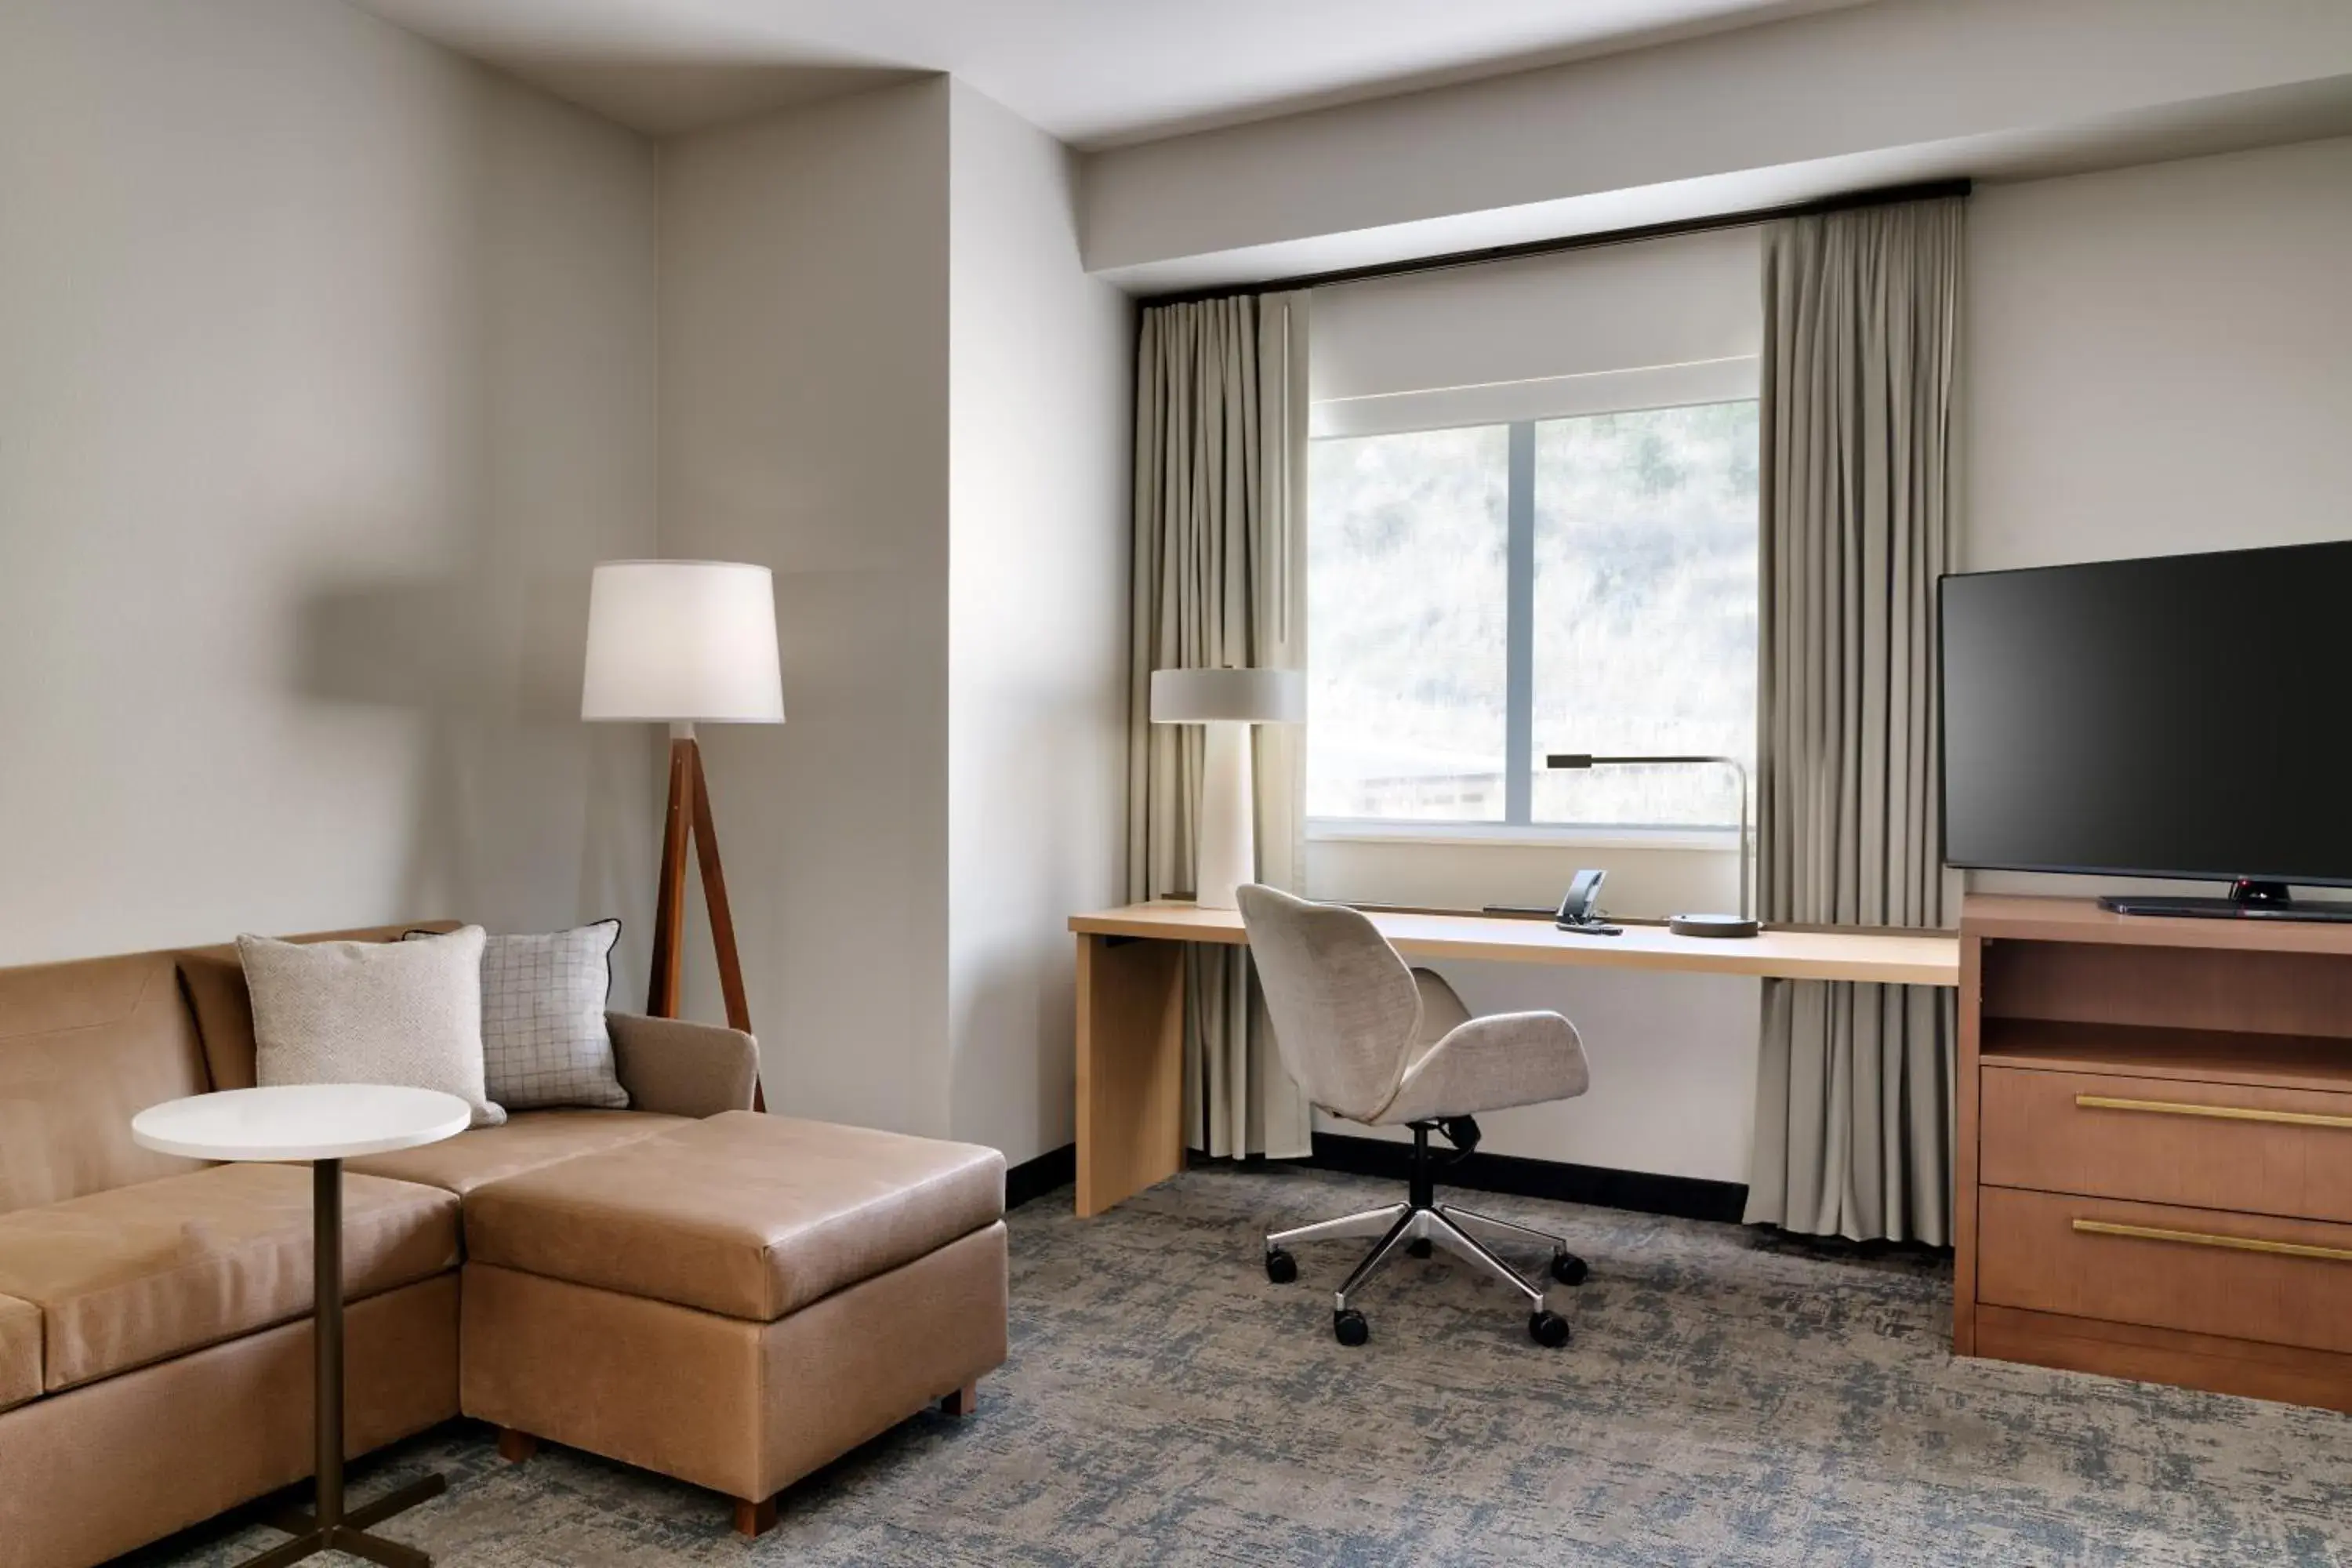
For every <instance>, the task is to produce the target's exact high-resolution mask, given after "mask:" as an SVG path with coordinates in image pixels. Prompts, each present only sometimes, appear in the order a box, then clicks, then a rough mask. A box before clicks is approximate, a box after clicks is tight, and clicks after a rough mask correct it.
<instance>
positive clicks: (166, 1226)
mask: <svg viewBox="0 0 2352 1568" xmlns="http://www.w3.org/2000/svg"><path fill="white" fill-rule="evenodd" d="M399 929H401V928H391V929H387V930H382V931H351V932H336V933H327V934H330V935H336V936H343V937H356V938H362V939H369V940H381V939H384V938H388V937H390V936H394V935H396V934H397V931H398V930H399ZM313 940H315V939H313ZM611 1026H612V1033H613V1039H614V1047H615V1052H616V1055H617V1057H618V1065H619V1068H620V1077H621V1081H622V1084H623V1085H624V1087H625V1088H626V1089H628V1090H629V1094H630V1098H631V1102H632V1108H631V1109H630V1110H535V1111H520V1112H514V1113H511V1114H510V1115H509V1119H508V1121H507V1122H506V1124H505V1125H504V1126H502V1127H494V1128H481V1129H477V1130H475V1131H468V1132H466V1133H462V1134H460V1135H459V1136H458V1137H457V1138H454V1139H451V1140H449V1141H447V1142H443V1143H437V1144H433V1145H429V1146H427V1147H425V1148H422V1149H415V1150H408V1151H404V1152H400V1153H396V1154H388V1155H381V1156H375V1157H373V1158H369V1159H363V1160H352V1161H350V1162H348V1163H347V1165H346V1168H345V1169H346V1173H345V1176H344V1212H345V1220H344V1243H343V1245H344V1268H345V1294H346V1296H347V1298H348V1300H350V1303H351V1305H350V1307H349V1310H348V1314H347V1320H346V1329H345V1341H346V1358H347V1365H348V1372H347V1392H346V1396H345V1408H346V1424H345V1447H346V1450H347V1452H349V1453H350V1454H352V1455H357V1454H361V1453H363V1452H365V1451H367V1450H369V1449H372V1448H375V1447H380V1446H382V1445H383V1444H385V1443H388V1442H391V1441H393V1440H394V1439H397V1438H400V1437H404V1436H409V1435H411V1434H414V1433H416V1432H420V1431H422V1430H424V1429H425V1428H427V1427H429V1426H435V1425H436V1424H438V1423H440V1422H443V1421H446V1420H448V1419H449V1418H451V1417H453V1416H456V1415H459V1414H461V1413H462V1414H466V1415H476V1416H479V1417H482V1418H484V1419H488V1420H490V1421H493V1422H496V1423H497V1424H498V1425H499V1426H501V1427H502V1428H505V1429H506V1430H505V1431H504V1432H503V1433H502V1435H501V1442H500V1447H501V1450H502V1451H503V1452H505V1453H507V1454H508V1455H509V1457H510V1458H520V1457H521V1456H522V1455H524V1454H526V1453H528V1452H529V1450H530V1447H531V1443H532V1440H533V1439H535V1438H538V1437H546V1438H550V1439H552V1440H555V1441H558V1442H563V1443H570V1444H574V1445H577V1446H579V1447H587V1448H591V1449H593V1450H595V1451H597V1452H600V1453H604V1454H606V1455H608V1456H610V1457H612V1458H618V1459H622V1460H625V1461H627V1462H630V1463H635V1464H640V1465H644V1466H646V1467H647V1468H655V1469H659V1470H662V1471H664V1472H666V1473H667V1474H670V1475H673V1476H677V1477H679V1478H681V1479H686V1480H689V1481H692V1482H695V1483H696V1484H698V1485H702V1486H707V1487H711V1488H713V1489H718V1490H719V1491H722V1492H725V1493H727V1494H729V1495H730V1496H731V1497H732V1498H734V1499H735V1500H736V1504H737V1510H736V1511H737V1522H738V1526H739V1528H741V1529H744V1530H746V1531H757V1530H759V1529H761V1528H764V1527H765V1526H766V1525H767V1524H768V1523H770V1522H772V1520H773V1518H774V1494H775V1493H776V1492H777V1491H778V1490H780V1489H782V1488H783V1487H784V1486H785V1485H787V1484H789V1482H791V1481H792V1480H793V1479H797V1478H798V1477H799V1476H801V1475H803V1474H806V1473H807V1472H808V1471H809V1470H811V1469H814V1468H816V1467H817V1466H819V1465H822V1464H824V1463H825V1462H826V1461H828V1460H829V1459H831V1458H835V1456H837V1455H839V1454H840V1453H842V1452H845V1450H846V1449H848V1448H850V1447H855V1446H856V1444H858V1443H860V1442H863V1441H865V1440H866V1439H867V1438H869V1437H871V1436H875V1435H877V1433H879V1432H881V1431H883V1430H885V1429H887V1427H888V1426H892V1425H894V1424H896V1423H897V1422H898V1421H900V1420H903V1419H905V1418H906V1417H907V1416H908V1415H912V1414H914V1413H915V1412H916V1411H917V1410H919V1409H920V1408H921V1407H922V1406H923V1405H925V1404H926V1403H928V1402H929V1401H930V1400H932V1399H935V1398H942V1397H944V1398H945V1400H946V1401H947V1404H948V1407H949V1408H950V1410H954V1411H959V1412H961V1411H964V1410H969V1409H970V1407H971V1385H972V1384H973V1383H974V1382H975V1381H976V1380H977V1379H978V1378H979V1377H980V1376H981V1374H982V1373H985V1372H988V1371H990V1370H992V1369H993V1368H995V1367H996V1366H998V1365H1001V1364H1002V1363H1003V1360H1004V1354H1005V1332H1004V1283H1005V1253H1004V1227H1003V1223H1002V1215H1003V1157H1002V1156H1001V1155H999V1154H998V1153H997V1152H995V1151H993V1150H987V1149H980V1148H975V1147H972V1146H970V1145H964V1144H955V1143H943V1142H935V1141H932V1140H927V1139H914V1138H904V1137H899V1136H897V1135H894V1134H889V1133H881V1132H875V1131H867V1130H865V1129H857V1128H844V1127H835V1126H830V1125H828V1124H825V1123H820V1122H811V1121H797V1120H794V1119H792V1118H787V1117H781V1116H778V1117H770V1116H765V1115H761V1114H756V1113H753V1112H752V1111H751V1110H750V1109H749V1107H750V1106H751V1097H752V1089H753V1083H754V1079H755V1076H756V1060H757V1058H756V1050H755V1047H754V1046H753V1043H752V1041H751V1038H750V1037H748V1036H745V1035H741V1034H739V1033H737V1032H735V1031H733V1030H730V1029H723V1028H718V1027H713V1026H705V1025H697V1024H688V1023H681V1022H675V1021H669V1020H662V1019H652V1018H643V1017H636V1016H628V1015H622V1014H614V1015H612V1016H611ZM253 1058H254V1047H253V1034H252V1013H251V1008H250V1004H249V1003H248V1001H247V997H246V994H245V987H244V977H243V973H242V971H241V970H240V969H239V968H238V966H237V963H236V952H235V949H234V948H208V949H196V950H187V951H183V952H152V953H139V954H132V955H129V956H125V957H120V958H103V959H92V960H87V961H82V962H77V963H56V964H44V965H37V966H32V967H26V968H17V969H0V1568H81V1565H84V1564H89V1563H99V1562H102V1561H103V1560H105V1559H106V1558H108V1557H110V1556H113V1555H115V1554H117V1553H120V1552H125V1551H128V1550H130V1549H131V1548H132V1547H135V1546H138V1545H140V1544H142V1543H143V1542H149V1541H152V1540H154V1539H155V1538H157V1537H159V1536H163V1535H165V1534H169V1533H171V1532H172V1531H175V1530H179V1529H181V1528H184V1527H185V1526H187V1525H190V1524H193V1523H195V1522H197V1521H202V1520H205V1519H207V1518H209V1517H211V1516H212V1515H214V1514H215V1513H218V1512H220V1511H221V1510H224V1509H226V1508H229V1507H231V1506H233V1505H235V1504H236V1503H239V1502H242V1501H245V1500H249V1499H252V1498H256V1497H258V1496H261V1495H263V1494H265V1493H267V1492H269V1491H273V1490H275V1489H279V1488H282V1487H286V1486H289V1485H290V1484H291V1483H293V1482H296V1481H299V1480H300V1479H302V1478H304V1477H305V1476H307V1475H308V1474H309V1473H310V1454H311V1434H310V1410H311V1394H310V1366H311V1351H310V1175H309V1173H308V1172H307V1171H306V1170H304V1169H302V1168H301V1167H299V1166H278V1165H218V1166H206V1165H203V1164H200V1163H197V1162H194V1161H188V1160H180V1159H174V1158H171V1157H169V1156H165V1155H160V1154H155V1153H152V1152H148V1151H146V1150H143V1149H141V1148H140V1147H138V1146H137V1145H136V1144H135V1143H133V1142H131V1132H130V1121H131V1116H132V1115H133V1114H135V1113H136V1112H138V1111H139V1110H143V1109H145V1108H146V1107H147V1106H150V1105H153V1104H156V1103H159V1102H160V1101H163V1100H172V1099H175V1098H178V1097H180V1096H183V1095H189V1094H198V1093H203V1092H205V1091H206V1090H208V1089H230V1088H239V1087H244V1086H247V1085H249V1084H251V1083H252V1081H253Z"/></svg>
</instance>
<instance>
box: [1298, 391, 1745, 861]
mask: <svg viewBox="0 0 2352 1568" xmlns="http://www.w3.org/2000/svg"><path fill="white" fill-rule="evenodd" d="M1756 452H1757V423H1756V405H1755V403H1754V402H1753V401H1752V400H1749V401H1739V402H1727V403H1707V404H1700V405H1693V406H1686V407H1673V408H1657V409H1644V410H1640V411H1636V412H1629V413H1610V414H1594V415H1585V416H1578V417H1574V418H1560V419H1540V420H1525V421H1520V422H1517V423H1514V424H1508V425H1485V426H1472V427H1468V428H1462V429H1448V430H1425V431H1411V432H1406V433H1402V434H1392V435H1373V436H1335V437H1323V438H1321V439H1318V440H1317V441H1316V442H1315V443H1314V445H1313V451H1312V458H1311V466H1310V469H1309V479H1308V483H1309V492H1308V493H1309V504H1308V522H1307V532H1308V542H1307V638H1308V654H1307V668H1308V672H1309V686H1308V719H1309V724H1308V728H1307V815H1308V816H1310V817H1316V818H1321V819H1326V820H1329V819H1340V820H1347V821H1355V822H1389V823H1449V822H1450V823H1487V824H1496V825H1505V826H1526V827H1544V826H1618V827H1634V826H1680V827H1713V826H1726V827H1727V826H1731V825H1732V824H1733V823H1734V822H1736V821H1737V820H1738V795H1737V794H1736V793H1735V787H1734V784H1733V783H1732V780H1731V776H1730V774H1729V773H1728V772H1727V770H1721V769H1707V768H1692V767H1658V768H1606V769H1594V770H1591V771H1590V772H1579V773H1548V772H1546V771H1545V770H1544V768H1543V758H1544V754H1545V753H1546V752H1597V753H1608V752H1646V753H1658V752H1676V753H1706V754H1720V755H1727V756H1736V757H1739V758H1742V759H1745V758H1747V757H1748V756H1750V755H1751V754H1752V753H1753V751H1754V743H1755V710H1756V617H1757V577H1756V572H1757V532H1756V478H1757V475H1756Z"/></svg>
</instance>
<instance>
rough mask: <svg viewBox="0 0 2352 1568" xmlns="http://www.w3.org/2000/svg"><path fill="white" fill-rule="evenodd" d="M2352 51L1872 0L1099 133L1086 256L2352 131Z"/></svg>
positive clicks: (1826, 187)
mask: <svg viewBox="0 0 2352 1568" xmlns="http://www.w3.org/2000/svg"><path fill="white" fill-rule="evenodd" d="M2347 75H2352V6H2347V5H2343V4H2342V0H2268V3H2265V4H2263V5H2213V4H2211V3H2210V0H1879V3H1877V4H1874V5H1858V6H1853V7H1850V8H1846V9H1841V10H1835V11H1831V12H1827V13H1823V14H1820V15H1815V16H1798V17H1794V18H1790V19H1789V20H1786V21H1781V22H1776V23H1770V24H1766V25H1763V26H1754V27H1745V28H1740V29H1737V30H1735V31H1731V32H1727V33H1718V34H1713V35H1709V36H1706V37H1696V38H1690V39H1685V40H1683V41H1680V42H1676V43H1670V44H1664V45H1661V46H1657V47H1648V48H1640V49H1632V50H1626V51H1623V52H1621V53H1617V54H1612V55H1604V56H1601V57H1598V58H1591V59H1585V60H1579V61H1575V62H1572V63H1570V64H1567V65H1562V66H1558V67H1554V68H1548V69H1542V70H1531V71H1524V72H1520V73H1518V74H1516V75H1511V76H1505V77H1498V78H1492V79H1486V80H1481V81H1475V82H1469V83H1464V84H1460V85H1456V86H1452V87H1444V88H1438V89H1431V90H1428V91H1424V92H1416V93H1408V94H1402V95H1399V96H1395V97H1391V98H1384V99H1377V100H1370V101H1367V102H1360V103H1352V104H1347V105H1343V106H1340V107H1338V108H1332V109H1326V110H1318V111H1315V112H1311V113H1301V114H1290V115H1284V116H1280V117H1278V118H1275V119H1269V120H1265V121H1255V122H1253V123H1250V124H1244V125H1237V126H1233V127H1229V128H1226V129H1223V130H1218V131H1209V132H1200V133H1198V134H1194V135H1188V136H1177V137H1171V138H1167V139H1165V140H1161V141H1157V142H1144V143H1142V144H1140V145H1137V146H1132V147H1120V148H1113V149H1110V150H1108V151H1105V152H1100V153H1093V154H1091V155H1089V156H1088V158H1087V164H1086V184H1085V207H1084V214H1085V242H1086V253H1087V264H1088V265H1089V266H1090V267H1092V268H1096V269H1097V270H1102V271H1109V272H1113V273H1116V274H1118V275H1119V276H1120V277H1122V278H1123V279H1129V280H1132V281H1135V282H1137V283H1139V284H1145V285H1148V286H1150V287H1155V288H1179V287H1185V286H1189V285H1190V284H1192V283H1196V282H1202V281H1208V280H1214V279H1249V278H1271V277H1282V276H1286V275H1295V274H1299V273H1306V272H1313V271H1318V270H1321V269H1325V268H1338V267H1346V266H1352V265H1360V264H1362V263H1364V262H1370V261H1378V260H1382V259H1389V258H1396V257H1402V256H1413V255H1430V254H1434V253H1438V252H1443V251H1448V250H1460V249H1469V248H1473V247H1479V246H1485V245H1493V244H1500V243H1505V242H1508V241H1514V240H1525V239H1534V238H1540V237H1548V236H1551V235H1558V234H1563V233H1578V232H1584V231H1589V230H1597V229H1606V228H1613V227H1621V226H1630V225H1634V224H1640V223H1645V222H1654V221H1657V220H1659V219H1663V218H1670V217H1677V216H1690V215H1692V214H1695V213H1702V212H1722V211H1730V210H1736V209H1738V208H1739V207H1742V206H1762V205H1770V204H1772V203H1774V202H1780V201H1787V200H1790V199H1795V198H1797V197H1801V196H1805V195H1822V194H1824V193H1826V192H1830V191H1836V190H1850V189H1854V188H1858V187H1861V186H1864V185H1869V184H1889V183H1894V182H1897V181H1901V180H1906V179H1919V178H1925V177H1928V176H1931V175H1945V174H1969V173H1978V174H1981V173H1984V172H1985V171H1986V169H1987V168H1988V167H1989V166H1990V164H1991V163H1995V162H1997V161H2006V162H2010V163H2016V162H2018V161H2020V160H2028V159H2041V160H2044V161H2045V167H2048V166H2051V165H2050V163H2048V162H2047V161H2050V160H2065V159H2083V158H2096V159H2100V160H2102V161H2103V162H2104V163H2107V164H2113V163H2129V162H2138V161H2145V160H2146V159H2147V158H2150V157H2156V156H2166V155H2177V153H2155V152H2141V153H2137V155H2136V156H2128V155H2117V153H2118V150H2119V149H2121V148H2125V147H2128V146H2133V145H2137V146H2142V147H2145V146H2148V145H2150V144H2152V143H2155V142H2163V141H2166V140H2168V139H2169V140H2173V141H2178V140H2179V139H2181V138H2184V137H2187V138H2196V137H2203V138H2207V139H2209V144H2211V142H2215V141H2218V142H2223V143H2226V144H2231V145H2239V146H2244V145H2252V144H2255V143H2254V142H2252V141H2248V140H2243V139H2242V138H2246V137H2249V136H2253V137H2255V138H2257V139H2259V136H2260V134H2261V132H2260V131H2259V130H2258V129H2257V127H2258V126H2260V125H2263V124H2269V125H2273V126H2275V125H2278V124H2282V123H2288V122H2310V121H2322V120H2326V119H2329V118H2332V119H2333V120H2334V121H2335V125H2336V130H2338V131H2340V130H2341V129H2342V126H2343V122H2344V118H2345V103H2346V98H2345V91H2344V89H2345V85H2346V84H2345V82H2344V80H2343V79H2344V78H2346V77H2347ZM2324 133H2329V132H2321V131H2317V130H2305V131H2304V132H2302V134H2304V135H2317V134H2324ZM2276 139H2279V138H2278V137H2275V136H2273V140H2276ZM2073 166H2074V167H2084V166H2093V165H2091V164H2086V163H2079V162H2078V163H2074V165H2073Z"/></svg>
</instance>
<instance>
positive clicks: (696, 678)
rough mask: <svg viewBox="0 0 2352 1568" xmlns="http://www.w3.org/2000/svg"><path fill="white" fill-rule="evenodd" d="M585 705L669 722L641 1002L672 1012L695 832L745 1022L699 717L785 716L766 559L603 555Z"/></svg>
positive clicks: (731, 1012) (600, 716)
mask: <svg viewBox="0 0 2352 1568" xmlns="http://www.w3.org/2000/svg"><path fill="white" fill-rule="evenodd" d="M580 717H581V718H583V719H587V720H599V721H609V722H621V723H627V722H635V723H655V724H663V723H666V724H667V725H668V726H669V815H668V816H667V818H665V819H664V826H663V828H662V856H661V888H660V893H659V897H658V898H657V899H656V902H655V906H654V970H653V978H652V981H651V983H650V984H648V985H647V986H646V1012H647V1013H649V1014H651V1015H653V1016H655V1017H656V1018H675V1017H676V1016H677V1009H678V992H679V988H680V982H681V980H682V979H683V976H684V973H685V963H686V942H685V924H686V850H687V844H688V840H689V839H690V840H692V842H693V844H694V847H695V849H696V852H697V855H698V858H699V860H700V865H701V871H702V898H703V902H704V904H705V906H706V907H707V909H708V910H709V916H710V939H711V946H712V948H713V949H714V950H715V951H716V952H717V954H718V959H719V991H720V992H721V994H723V995H724V996H725V998H726V1002H727V1022H728V1024H729V1026H730V1027H733V1028H738V1029H740V1030H742V1031H743V1032H744V1033H746V1034H749V1033H750V1032H751V1004H750V1003H749V1002H748V1001H747V1000H746V999H745V997H744V994H743V961H742V958H741V956H740V954H739V953H738V952H736V949H735V917H734V915H733V913H732V912H731V911H730V910H729V909H728V907H727V878H726V874H725V873H724V872H723V871H722V870H721V869H720V868H719V835H718V832H717V830H716V829H715V828H714V827H713V826H712V824H711V815H710V785H709V782H708V780H706V779H705V777H704V776H703V772H702V748H701V746H700V744H699V743H698V742H696V740H695V738H694V727H695V726H696V725H697V724H781V723H782V722H783V721H784V689H783V679H782V674H781V673H780V671H779V668H778V664H777V658H776V597H775V587H774V583H773V580H772V577H771V575H770V574H769V571H768V569H767V568H766V567H765V566H746V565H740V564H738V563H733V562H722V561H607V562H604V563H602V564H600V565H599V566H597V568H596V571H595V574H594V575H593V577H592V578H591V579H590V582H589V588H588V659H587V668H586V671H585V673H584V675H583V678H582V680H581V685H580Z"/></svg>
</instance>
